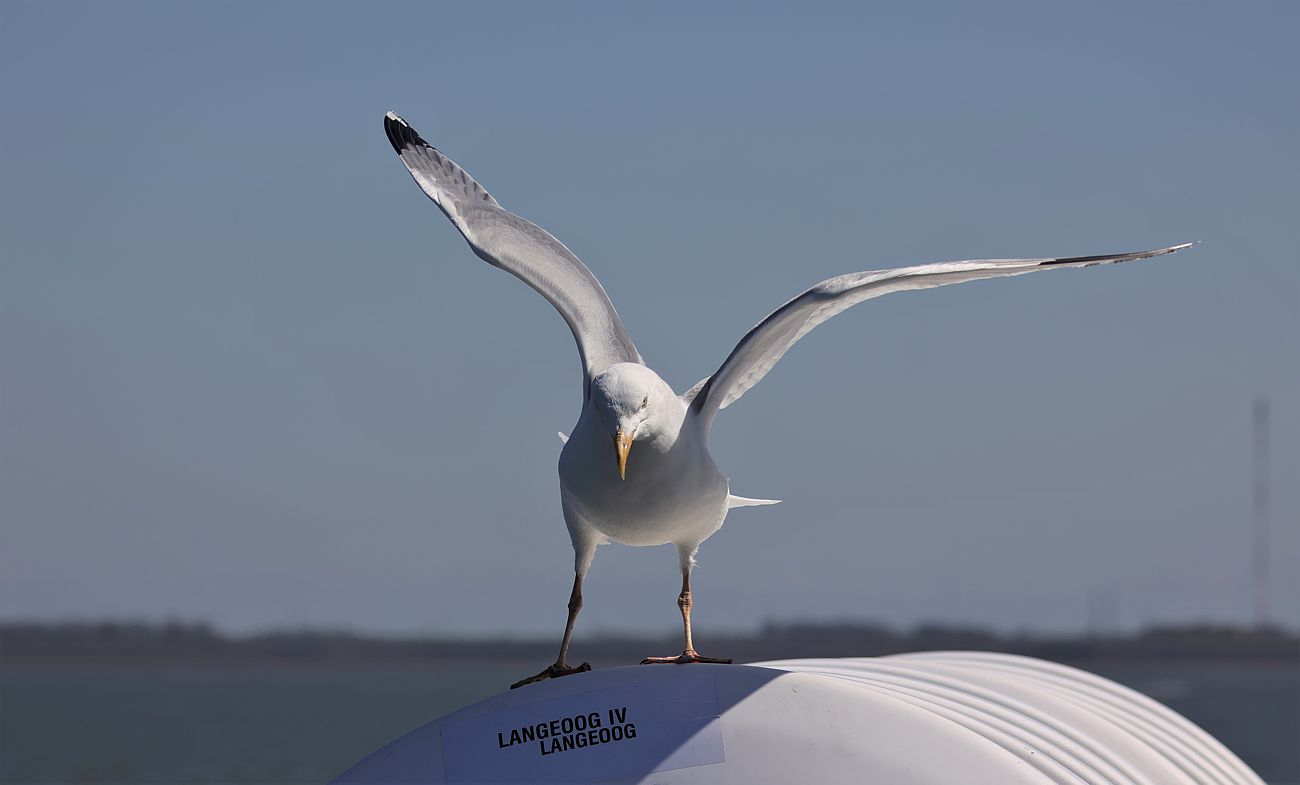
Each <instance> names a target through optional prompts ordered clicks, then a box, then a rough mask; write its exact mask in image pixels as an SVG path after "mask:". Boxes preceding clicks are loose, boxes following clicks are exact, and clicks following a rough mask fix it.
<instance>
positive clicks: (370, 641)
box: [0, 621, 1300, 665]
mask: <svg viewBox="0 0 1300 785" xmlns="http://www.w3.org/2000/svg"><path fill="white" fill-rule="evenodd" d="M702 643H703V644H704V645H707V647H708V650H709V651H710V652H715V651H716V652H723V653H725V655H726V656H729V657H733V658H734V659H735V660H736V661H737V662H753V661H757V660H768V659H785V658H793V657H871V656H879V655H885V654H897V653H901V652H910V651H935V650H951V649H963V650H978V651H998V652H1007V653H1012V654H1024V655H1028V656H1031V657H1041V658H1044V659H1048V660H1054V661H1058V662H1069V663H1087V662H1107V661H1115V662H1140V661H1151V662H1171V661H1216V662H1258V663H1266V662H1277V663H1285V664H1291V665H1294V664H1296V663H1298V662H1300V634H1297V633H1296V632H1295V631H1290V630H1286V629H1282V628H1278V627H1263V628H1247V627H1232V626H1220V625H1211V624H1190V625H1180V626H1156V627H1150V628H1147V629H1144V630H1141V631H1139V632H1135V633H1131V634H1078V635H1044V634H1034V633H1015V634H1006V633H998V632H993V631H989V630H985V629H980V628H975V627H960V626H946V625H933V624H931V625H921V626H918V627H915V628H912V629H910V630H898V629H895V628H892V627H888V626H885V625H880V624H870V623H777V622H772V623H768V624H766V625H764V626H763V627H761V628H760V629H758V630H756V631H755V632H753V633H748V634H743V635H736V634H730V635H716V634H714V635H709V636H708V638H707V640H706V641H703V642H702ZM680 646H681V640H680V636H678V635H677V634H667V635H663V636H625V635H617V636H615V635H597V636H592V637H588V638H586V639H583V638H579V639H578V640H577V641H576V642H575V644H574V651H575V653H576V654H577V655H578V657H579V658H580V659H588V660H591V661H593V662H596V663H599V664H609V663H616V662H635V661H637V660H639V659H640V658H641V657H644V656H646V655H647V654H666V653H670V652H674V651H676V650H677V649H678V648H680ZM555 647H556V642H555V641H553V640H550V639H549V638H545V639H541V638H537V639H534V638H527V639H517V638H468V637H441V636H429V637H418V636H412V637H388V636H379V635H365V634H359V633H351V632H340V631H327V630H284V631H272V632H265V633H259V634H254V635H243V636H236V635H229V634H225V633H222V632H220V631H218V630H217V629H215V628H214V627H212V626H210V625H208V624H205V623H202V622H181V621H171V622H163V623H145V622H129V621H91V622H87V621H81V622H59V623H51V622H17V621H14V622H5V623H0V663H79V662H84V663H92V662H122V663H129V662H149V663H165V662H174V663H186V662H192V663H231V664H235V663H275V662H280V663H312V662H320V663H403V662H409V663H438V662H456V661H459V662H467V661H478V662H485V661H499V662H510V661H529V662H532V661H538V662H540V661H543V660H548V659H549V658H552V657H554V655H555Z"/></svg>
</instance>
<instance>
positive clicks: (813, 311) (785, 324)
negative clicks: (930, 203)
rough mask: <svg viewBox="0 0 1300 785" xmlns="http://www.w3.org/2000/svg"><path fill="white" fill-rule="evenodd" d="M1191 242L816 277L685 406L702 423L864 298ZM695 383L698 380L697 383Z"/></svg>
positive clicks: (1116, 258)
mask: <svg viewBox="0 0 1300 785" xmlns="http://www.w3.org/2000/svg"><path fill="white" fill-rule="evenodd" d="M1190 245H1191V243H1186V244H1183V245H1175V246H1173V247H1170V248H1160V249H1157V250H1154V251H1141V252H1138V253H1126V254H1112V255H1105V256H1076V257H1067V258H1059V259H983V260H978V261H969V262H941V263H938V264H925V265H919V266H916V267H900V268H898V269H894V270H876V271H871V272H862V273H850V274H849V275H841V276H839V277H837V278H830V279H828V280H825V281H822V282H821V283H819V284H817V285H816V286H814V287H812V288H811V289H809V290H807V291H806V292H804V293H803V294H800V295H799V296H798V297H795V298H794V299H793V300H790V301H789V302H787V303H786V304H785V305H782V306H781V307H780V308H778V309H776V310H775V311H774V312H772V314H771V315H770V316H768V317H767V318H766V319H764V320H763V321H762V322H759V324H758V325H757V326H755V327H754V329H752V330H750V331H749V333H748V334H747V335H745V337H744V338H742V339H741V341H740V343H738V344H737V345H736V348H735V349H733V350H732V352H731V355H730V356H729V357H727V359H726V361H725V362H724V363H723V364H722V367H720V368H718V370H717V371H716V372H715V373H714V374H713V376H711V377H709V379H707V380H706V381H705V382H704V386H703V388H702V389H700V390H698V391H695V392H696V394H695V395H694V397H693V400H692V401H691V408H692V411H694V412H695V413H696V414H697V415H698V416H700V417H702V418H704V423H705V427H706V428H707V427H708V425H709V423H710V422H711V421H712V419H713V416H714V415H715V414H716V413H717V411H718V410H719V409H723V408H725V407H727V406H728V405H730V404H731V403H732V402H733V401H735V400H736V399H737V398H739V397H740V396H742V395H744V394H745V392H746V391H747V390H749V388H751V387H753V386H754V385H755V384H757V383H758V382H759V380H761V379H762V378H763V377H764V376H765V375H767V372H768V371H770V370H771V369H772V366H774V365H776V363H777V361H778V360H780V359H781V357H782V356H783V355H784V354H785V353H786V352H787V351H788V350H789V349H790V347H791V346H794V344H795V343H796V342H797V341H798V340H799V339H800V338H802V337H804V336H805V335H807V334H808V333H809V332H811V331H812V330H813V329H814V328H816V327H817V325H819V324H821V323H822V322H824V321H826V320H827V319H830V318H831V317H832V316H835V315H836V314H839V313H841V312H843V311H845V310H847V309H848V308H851V307H852V306H854V305H857V304H858V303H860V302H863V301H864V300H869V299H871V298H873V297H880V296H881V295H885V294H890V293H892V292H902V291H910V290H913V289H930V288H932V287H935V286H947V285H949V284H955V283H964V282H966V281H976V280H980V279H982V278H1002V277H1009V276H1013V275H1024V274H1025V273H1031V272H1036V271H1038V270H1045V269H1052V268H1058V267H1091V266H1093V265H1097V264H1114V263H1116V262H1128V261H1132V260H1134V259H1146V258H1148V257H1152V256H1160V255H1163V254H1168V253H1173V252H1174V251H1178V250H1182V249H1183V248H1187V247H1188V246H1190ZM697 386H698V385H697Z"/></svg>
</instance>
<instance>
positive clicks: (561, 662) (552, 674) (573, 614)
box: [510, 573, 591, 690]
mask: <svg viewBox="0 0 1300 785" xmlns="http://www.w3.org/2000/svg"><path fill="white" fill-rule="evenodd" d="M580 610H582V573H577V574H575V575H574V576H573V591H572V592H570V593H569V620H568V622H566V623H565V625H564V640H563V641H561V642H560V656H559V657H556V658H555V664H554V665H550V666H548V667H547V668H546V670H544V671H542V672H541V673H537V674H534V675H532V676H529V677H528V678H526V679H520V680H519V681H517V682H515V683H514V684H511V685H510V689H512V690H513V689H514V688H516V687H522V686H524V685H525V684H532V683H533V682H535V681H542V680H544V679H558V678H559V677H561V676H569V675H571V674H574V673H582V672H583V671H589V670H591V663H589V662H584V663H582V664H581V665H579V666H578V667H576V668H570V667H569V663H568V656H569V641H571V640H572V639H573V624H574V622H576V621H577V620H578V611H580Z"/></svg>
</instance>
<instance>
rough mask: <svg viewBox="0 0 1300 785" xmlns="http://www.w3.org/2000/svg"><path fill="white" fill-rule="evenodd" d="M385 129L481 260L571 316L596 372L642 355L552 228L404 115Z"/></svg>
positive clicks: (587, 363) (590, 370) (387, 121)
mask: <svg viewBox="0 0 1300 785" xmlns="http://www.w3.org/2000/svg"><path fill="white" fill-rule="evenodd" d="M384 131H385V132H386V133H387V134H388V141H389V142H390V143H391V144H392V145H393V149H394V150H396V151H397V155H398V157H399V158H401V160H402V163H403V164H405V165H406V168H407V171H409V172H410V173H411V177H412V178H414V180H415V182H416V183H417V184H418V185H419V186H420V188H421V189H422V190H423V191H424V192H425V194H427V195H428V197H429V198H430V199H432V200H433V201H434V203H435V204H437V205H438V207H439V208H441V209H442V211H443V213H445V214H446V216H447V217H448V218H449V219H451V222H452V223H453V224H455V225H456V228H457V229H459V230H460V233H461V234H462V235H463V236H464V237H465V240H466V242H468V243H469V245H470V248H472V249H473V250H474V253H475V254H477V255H478V256H479V257H480V258H481V259H483V260H484V261H486V262H487V263H489V264H491V265H493V266H494V267H500V268H501V269H503V270H505V271H506V272H508V273H510V274H511V275H514V276H515V277H517V278H519V279H520V280H522V281H523V282H524V283H526V284H528V285H529V286H531V287H532V288H533V289H535V290H536V291H537V292H538V294H541V295H542V296H543V297H545V298H546V299H547V300H548V301H549V302H550V303H551V305H553V306H555V309H556V310H558V311H559V312H560V315H561V316H562V317H564V321H565V322H566V323H568V325H569V329H570V330H571V331H572V332H573V337H574V340H575V341H577V343H578V351H579V352H580V353H581V354H582V362H583V368H584V370H585V371H586V373H587V375H588V377H591V376H594V375H595V374H597V373H599V372H600V371H601V370H602V369H604V368H606V367H608V366H609V365H612V364H614V363H618V362H635V363H639V362H641V355H640V354H639V353H638V352H637V350H636V346H635V345H634V344H633V343H632V338H631V336H629V335H628V332H627V328H626V327H624V326H623V322H622V321H621V320H620V319H619V318H618V313H617V312H616V311H615V310H614V305H613V304H612V303H611V302H610V301H609V297H608V295H606V294H605V290H604V288H602V287H601V285H600V282H599V281H597V280H596V276H594V275H592V273H591V271H590V270H588V269H587V267H586V265H584V264H583V263H582V262H581V261H579V259H578V257H576V256H574V255H573V252H572V251H570V250H569V249H568V248H566V247H564V244H563V243H561V242H560V241H559V240H557V239H555V237H554V236H552V235H551V234H550V233H549V232H547V231H546V230H545V229H542V228H541V227H540V226H537V225H536V224H534V223H531V222H529V221H526V220H524V219H523V218H520V217H519V216H517V215H515V214H513V213H511V212H508V211H506V210H504V209H502V208H501V205H500V204H498V203H497V200H496V199H494V198H492V195H491V194H489V193H488V192H487V190H485V189H484V188H483V186H481V185H479V184H478V182H476V181H475V180H474V178H472V177H470V176H469V174H468V173H466V172H465V170H464V169H461V168H460V167H459V166H457V165H456V164H455V162H453V161H452V160H451V159H450V158H447V157H446V156H445V155H443V154H442V153H441V152H440V151H438V150H437V149H436V148H434V147H433V146H432V145H430V144H429V143H428V142H425V141H424V140H423V139H421V138H420V135H419V134H417V133H416V132H415V129H413V128H411V126H409V125H407V123H406V121H405V120H403V119H402V118H400V117H398V116H397V115H396V114H393V113H392V112H389V113H388V114H387V115H385V117H384Z"/></svg>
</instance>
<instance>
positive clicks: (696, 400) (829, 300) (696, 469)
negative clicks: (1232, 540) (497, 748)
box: [384, 112, 1192, 688]
mask: <svg viewBox="0 0 1300 785" xmlns="http://www.w3.org/2000/svg"><path fill="white" fill-rule="evenodd" d="M384 130H385V132H387V134H388V141H389V142H390V143H392V145H393V149H394V150H395V151H397V155H398V157H399V158H401V161H402V163H403V164H405V165H406V169H407V171H409V172H410V174H411V177H412V178H414V179H415V182H416V183H417V184H418V185H419V186H420V188H421V189H422V190H423V191H424V193H425V195H426V196H428V197H429V198H430V199H432V200H433V202H434V204H436V205H438V207H439V209H441V210H442V212H443V214H444V215H446V216H447V218H449V219H450V220H451V222H452V224H454V225H455V226H456V228H457V229H458V230H460V233H461V235H462V236H464V238H465V240H466V241H467V242H468V243H469V247H470V248H471V249H472V250H473V251H474V253H475V254H477V255H478V256H479V258H481V259H483V261H485V262H487V263H488V264H490V265H492V266H494V267H500V268H501V269H503V270H505V271H506V272H508V273H510V274H511V275H513V276H515V277H516V278H519V279H520V280H522V281H523V282H524V283H526V284H528V285H529V286H530V287H532V288H533V289H534V290H536V291H537V293H538V294H540V295H541V296H543V297H545V298H546V299H547V300H548V301H549V302H550V303H551V305H553V306H555V309H556V310H557V311H559V312H560V316H562V317H564V321H565V322H566V323H567V324H568V325H569V329H570V330H571V331H572V332H573V338H574V340H575V341H577V344H578V353H579V355H581V357H582V370H583V375H582V410H581V413H580V414H579V416H578V422H577V424H576V425H575V426H574V427H573V430H572V433H570V434H569V435H568V436H567V437H565V435H564V434H560V439H561V441H563V442H564V447H563V449H562V451H561V452H560V462H559V474H560V506H561V509H562V511H563V513H564V522H565V525H566V526H567V527H568V530H569V539H570V541H571V542H572V544H573V553H574V577H573V589H572V591H571V592H570V593H569V604H568V611H569V613H568V619H567V621H566V622H565V625H564V637H563V638H562V640H561V643H560V653H559V656H558V657H556V660H555V662H554V663H553V664H551V665H550V666H548V667H547V668H546V669H545V670H543V671H541V672H540V673H537V674H535V675H533V676H530V677H528V678H526V679H523V680H521V681H518V682H516V683H515V684H513V685H511V686H512V688H514V687H520V686H523V685H525V684H530V683H533V682H537V681H541V680H543V679H549V678H556V677H560V676H567V675H570V674H573V673H579V672H582V671H587V670H590V669H591V666H590V664H589V663H586V662H584V663H582V664H580V665H578V666H577V667H572V666H570V665H569V664H568V654H569V643H570V641H571V639H572V638H573V627H574V623H575V621H576V620H577V618H578V611H579V610H581V609H582V581H583V578H584V576H586V574H587V571H588V570H589V569H590V568H591V562H592V559H593V558H594V556H595V554H596V546H598V545H604V544H607V543H611V542H614V543H621V544H623V545H664V544H667V543H672V544H673V545H675V546H676V547H677V557H678V565H679V567H680V569H681V576H682V588H681V592H680V593H679V594H678V597H677V607H678V608H679V610H680V611H681V616H682V628H683V632H684V636H685V646H684V648H683V650H682V653H681V654H680V655H675V656H668V657H647V658H646V659H644V660H642V664H653V663H677V664H687V663H697V662H710V663H730V662H731V660H729V659H721V658H713V657H704V656H702V655H700V654H699V653H698V652H697V651H696V650H695V643H694V640H693V638H692V635H691V607H692V597H691V570H692V569H693V568H694V566H695V554H696V552H697V551H698V550H699V547H700V544H701V543H703V542H704V541H705V540H707V539H708V538H709V537H710V536H712V535H713V534H714V533H715V532H717V531H718V529H720V528H722V523H723V521H724V520H726V517H727V513H728V512H729V511H730V510H731V509H733V508H735V507H749V506H755V505H767V504H776V503H777V501H776V500H773V499H750V498H745V497H742V496H735V495H733V494H732V493H731V490H730V485H729V482H728V480H727V477H726V476H724V475H723V474H722V472H721V471H719V469H718V467H717V465H716V464H715V463H714V461H713V458H712V456H710V454H709V431H710V429H711V427H712V425H713V420H714V417H715V416H716V415H717V413H718V412H719V411H720V410H722V409H725V408H727V406H729V405H731V404H732V403H734V402H735V401H736V399H738V398H740V396H742V395H744V394H745V392H746V391H747V390H749V388H751V387H753V386H754V385H755V384H758V382H759V381H760V380H761V379H762V378H763V377H764V376H766V375H767V372H768V371H770V370H772V366H774V365H776V363H777V361H778V360H780V359H781V357H782V356H783V355H785V353H786V352H787V351H788V350H789V349H790V347H792V346H794V344H795V343H796V342H797V341H798V340H799V339H800V338H803V337H804V336H805V335H807V334H808V333H809V332H811V331H812V330H813V328H815V327H817V325H819V324H821V323H822V322H824V321H826V320H827V319H829V318H831V317H832V316H835V315H836V314H839V313H841V312H842V311H844V310H846V309H848V308H849V307H851V306H854V305H857V304H858V303H860V302H863V301H865V300H870V299H871V298H873V297H880V296H881V295H885V294H891V293H893V292H904V291H911V290H915V289H929V288H932V287H935V286H947V285H948V284H955V283H964V282H966V281H977V280H980V279H983V278H1004V277H1009V276H1013V275H1024V274H1025V273H1032V272H1037V271H1039V270H1053V269H1059V268H1065V267H1091V266H1093V265H1099V264H1113V263H1115V262H1128V261H1133V260H1135V259H1147V258H1150V257H1153V256H1161V255H1164V254H1169V253H1173V252H1174V251H1179V250H1182V249H1183V248H1187V247H1189V246H1190V245H1192V243H1184V244H1182V245H1175V246H1171V247H1169V248H1159V249H1156V250H1152V251H1139V252H1136V253H1121V254H1103V255H1099V256H1075V257H1064V258H1049V259H983V260H977V261H963V262H939V263H935V264H923V265H918V266H915V267H899V268H896V269H892V270H872V271H867V272H859V273H849V274H848V275H841V276H838V277H836V278H830V279H827V280H825V281H822V282H821V283H819V284H817V285H815V286H813V287H812V288H811V289H808V290H807V291H805V292H803V293H801V294H799V295H798V296H796V297H795V298H794V299H792V300H789V301H788V302H786V303H785V304H784V305H782V306H781V307H780V308H777V309H776V310H775V311H773V312H772V313H771V314H769V315H768V316H767V318H765V319H763V321H761V322H759V323H758V324H757V325H756V326H755V327H754V328H753V329H752V330H750V331H749V332H748V333H747V334H746V335H745V337H744V338H742V339H741V340H740V343H738V344H736V347H735V348H734V349H732V350H731V354H730V355H728V356H727V359H726V360H724V361H723V363H722V365H720V366H719V367H718V369H717V370H716V371H714V372H713V374H712V375H710V376H707V377H705V378H704V379H702V380H701V381H700V382H699V383H697V384H696V385H694V386H693V387H691V388H690V389H688V390H686V391H685V392H683V393H680V394H679V393H677V392H674V391H673V388H672V387H670V386H669V385H668V383H667V382H665V381H664V380H663V378H661V377H660V376H659V374H657V373H655V372H654V371H653V370H652V369H650V368H649V367H648V366H647V365H646V364H645V362H644V360H642V358H641V354H640V352H638V351H637V349H636V346H635V344H633V343H632V337H631V336H630V335H629V334H628V331H627V328H626V327H624V326H623V322H622V321H621V320H620V319H619V318H618V313H617V312H615V310H614V305H613V303H611V302H610V299H609V296H608V295H606V294H605V290H604V288H602V287H601V285H600V281H598V280H596V276H594V275H592V273H591V271H590V270H589V269H587V267H586V265H584V264H583V263H582V262H581V261H579V259H578V257H577V256H575V255H574V254H573V252H572V251H570V250H569V249H568V248H566V247H565V246H564V244H563V243H561V242H560V241H559V240H557V239H555V237H554V236H552V235H551V234H550V233H549V232H547V231H546V230H545V229H542V228H541V227H539V226H537V225H536V224H534V223H531V222H529V221H527V220H524V219H523V218H520V217H519V216H517V215H515V214H513V213H511V212H508V211H507V210H505V209H504V208H502V207H501V205H500V204H498V203H497V200H496V199H494V198H493V197H492V195H491V194H489V193H488V192H487V190H485V189H484V188H483V186H481V185H479V183H478V182H477V181H475V180H474V178H472V177H470V176H469V174H468V173H467V172H466V171H465V170H464V169H462V168H461V167H459V166H457V165H456V164H455V163H453V162H452V161H451V159H449V158H447V157H446V156H445V155H443V154H442V153H441V152H439V151H438V150H437V149H436V148H434V147H433V146H432V145H430V144H429V143H428V142H426V141H424V139H422V138H421V137H420V135H419V134H418V133H416V132H415V130H414V129H413V128H411V126H410V125H408V124H407V123H406V121H405V120H403V119H402V118H401V117H398V116H397V115H396V114H394V113H392V112H389V113H387V114H386V115H385V116H384Z"/></svg>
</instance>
